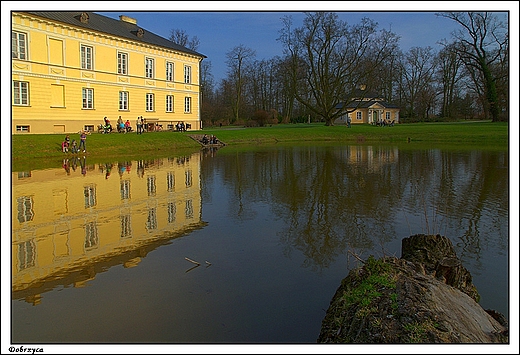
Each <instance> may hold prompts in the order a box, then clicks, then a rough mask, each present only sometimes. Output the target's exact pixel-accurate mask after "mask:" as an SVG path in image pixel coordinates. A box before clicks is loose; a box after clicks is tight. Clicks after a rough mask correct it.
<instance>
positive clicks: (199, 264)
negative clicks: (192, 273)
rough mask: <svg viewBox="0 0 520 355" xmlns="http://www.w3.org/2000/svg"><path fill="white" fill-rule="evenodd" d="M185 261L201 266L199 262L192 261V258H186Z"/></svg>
mask: <svg viewBox="0 0 520 355" xmlns="http://www.w3.org/2000/svg"><path fill="white" fill-rule="evenodd" d="M184 259H186V260H188V261H189V262H190V263H194V264H197V265H200V263H199V262H197V261H195V260H191V259H190V258H186V257H185V258H184Z"/></svg>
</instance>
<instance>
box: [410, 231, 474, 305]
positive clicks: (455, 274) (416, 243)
mask: <svg viewBox="0 0 520 355" xmlns="http://www.w3.org/2000/svg"><path fill="white" fill-rule="evenodd" d="M401 254H402V256H401V258H402V259H406V260H409V261H413V262H414V263H421V264H423V265H424V268H425V271H426V272H427V273H429V274H431V275H433V276H435V277H436V278H437V279H438V280H442V281H443V282H444V283H446V284H447V285H450V286H452V287H455V288H457V289H459V290H461V291H462V292H464V293H465V294H467V295H468V296H470V297H471V298H473V299H474V300H475V301H476V302H478V301H479V300H480V295H479V294H478V292H477V289H476V287H475V286H474V285H473V281H472V280H473V279H472V277H471V274H470V272H469V271H468V270H467V269H466V268H465V267H464V266H462V263H461V262H460V260H459V259H458V258H457V254H456V253H455V249H453V244H452V243H451V241H450V240H449V239H448V238H447V237H444V236H441V235H439V234H437V235H425V234H416V235H413V236H411V237H408V238H404V239H403V241H402V246H401Z"/></svg>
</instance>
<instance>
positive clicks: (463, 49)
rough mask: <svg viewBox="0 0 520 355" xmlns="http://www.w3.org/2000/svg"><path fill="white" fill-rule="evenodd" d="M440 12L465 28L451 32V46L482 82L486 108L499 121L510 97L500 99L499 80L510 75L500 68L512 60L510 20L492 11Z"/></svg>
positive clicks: (468, 68) (478, 80)
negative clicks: (504, 19)
mask: <svg viewBox="0 0 520 355" xmlns="http://www.w3.org/2000/svg"><path fill="white" fill-rule="evenodd" d="M437 15H438V16H441V17H445V18H448V19H451V20H453V21H455V22H457V23H458V24H459V25H461V27H462V29H459V30H457V31H454V32H453V33H452V36H453V38H454V39H455V45H454V46H453V47H452V48H453V49H454V50H455V52H456V53H457V54H458V55H459V56H460V58H461V60H462V61H463V63H464V65H465V66H466V68H467V70H468V72H470V73H471V74H472V77H473V78H474V79H475V81H476V83H481V85H482V88H483V89H484V95H485V98H486V106H487V107H485V109H486V112H487V111H489V113H490V115H491V118H492V120H493V121H499V120H500V112H501V111H502V109H504V108H505V107H504V105H505V106H507V105H508V101H509V99H508V97H506V98H503V99H502V100H500V99H499V93H498V91H497V81H500V80H502V81H503V80H504V79H505V76H506V75H507V71H504V70H501V69H503V63H507V64H508V63H509V60H508V56H509V35H508V30H507V24H504V23H502V22H501V21H499V20H498V18H497V17H496V16H495V15H493V14H492V13H489V12H443V13H439V14H437ZM501 101H502V102H501ZM503 101H506V102H503Z"/></svg>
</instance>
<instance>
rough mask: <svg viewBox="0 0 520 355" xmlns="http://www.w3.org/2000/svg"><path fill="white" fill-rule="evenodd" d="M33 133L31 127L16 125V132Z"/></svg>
mask: <svg viewBox="0 0 520 355" xmlns="http://www.w3.org/2000/svg"><path fill="white" fill-rule="evenodd" d="M30 131H31V127H30V126H29V125H16V132H27V133H29V132H30Z"/></svg>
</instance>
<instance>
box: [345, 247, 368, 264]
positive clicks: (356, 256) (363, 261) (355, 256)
mask: <svg viewBox="0 0 520 355" xmlns="http://www.w3.org/2000/svg"><path fill="white" fill-rule="evenodd" d="M348 252H349V253H350V254H352V256H353V257H354V258H356V259H358V260H359V261H361V262H362V263H363V264H364V263H365V260H363V259H361V258H360V257H359V256H358V255H356V254H354V253H353V252H352V251H350V250H349V251H348Z"/></svg>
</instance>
